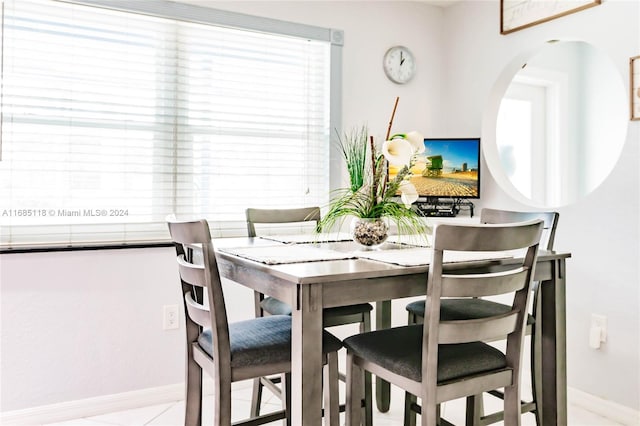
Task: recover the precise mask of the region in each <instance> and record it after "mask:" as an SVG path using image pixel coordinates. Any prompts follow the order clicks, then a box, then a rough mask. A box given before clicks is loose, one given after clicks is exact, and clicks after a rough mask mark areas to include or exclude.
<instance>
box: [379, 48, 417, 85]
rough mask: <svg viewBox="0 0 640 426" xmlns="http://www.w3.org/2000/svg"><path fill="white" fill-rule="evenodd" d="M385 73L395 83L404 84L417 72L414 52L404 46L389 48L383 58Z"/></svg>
mask: <svg viewBox="0 0 640 426" xmlns="http://www.w3.org/2000/svg"><path fill="white" fill-rule="evenodd" d="M382 66H383V68H384V73H385V74H386V75H387V77H388V78H389V80H391V81H393V82H394V83H398V84H404V83H406V82H408V81H409V80H411V79H412V78H413V76H414V75H415V73H416V61H415V58H414V57H413V53H411V51H410V50H409V49H408V48H406V47H404V46H393V47H391V48H389V50H387V52H386V53H385V54H384V58H383V60H382Z"/></svg>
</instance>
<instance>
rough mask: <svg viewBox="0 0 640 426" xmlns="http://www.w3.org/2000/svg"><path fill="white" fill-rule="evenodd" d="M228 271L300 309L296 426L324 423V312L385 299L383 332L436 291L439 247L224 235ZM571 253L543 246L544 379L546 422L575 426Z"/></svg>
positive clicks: (511, 256)
mask: <svg viewBox="0 0 640 426" xmlns="http://www.w3.org/2000/svg"><path fill="white" fill-rule="evenodd" d="M213 244H214V247H215V249H216V257H217V261H218V268H219V271H220V275H221V277H223V278H226V279H228V280H231V281H233V282H235V283H238V284H240V285H243V286H246V287H248V288H250V289H253V290H255V291H258V292H260V293H263V294H265V295H268V296H272V297H275V298H277V299H279V300H281V301H283V302H286V303H288V304H289V305H290V306H291V307H292V313H291V318H292V336H291V337H292V343H291V380H292V385H291V387H292V395H293V397H292V401H291V415H292V424H294V425H304V426H319V425H321V422H322V351H321V350H319V348H320V347H321V345H322V331H323V326H322V310H323V309H324V308H330V307H336V306H345V305H352V304H356V303H366V302H375V304H376V311H375V314H376V321H375V327H376V329H380V328H388V327H390V326H391V323H392V318H391V301H392V300H397V299H402V298H408V297H415V296H423V295H426V289H427V285H428V283H427V275H428V270H429V261H430V256H431V255H430V250H431V249H430V248H429V247H426V245H427V244H418V245H414V244H412V243H411V242H409V243H405V242H403V241H400V240H399V241H395V242H394V241H390V242H387V243H385V244H383V245H382V246H380V247H378V248H376V249H364V248H362V247H361V246H359V245H357V244H355V243H353V242H352V241H347V238H342V237H341V236H318V235H316V236H313V235H310V236H306V237H300V236H286V235H283V236H267V237H254V238H246V237H241V238H215V239H214V240H213ZM518 256H519V254H517V253H461V255H460V256H454V257H452V258H450V259H445V262H446V264H445V269H446V270H451V271H454V270H460V269H466V270H469V269H486V268H492V269H496V270H498V269H499V268H500V266H504V265H508V264H509V263H513V262H518V261H519V260H520V259H519V258H518ZM570 257H571V254H570V253H568V252H560V251H553V252H551V251H539V252H538V259H537V263H536V269H535V275H534V280H535V281H537V282H539V288H538V292H539V294H538V305H539V309H540V311H539V312H538V317H537V318H538V319H537V320H538V321H541V324H538V328H537V330H538V331H537V332H536V336H537V339H538V340H537V342H539V345H538V347H537V349H536V351H538V355H537V356H539V357H540V366H541V372H540V375H539V377H538V380H537V381H539V383H537V386H536V390H537V392H538V393H537V396H538V399H537V401H538V402H537V404H538V413H539V415H540V419H541V422H542V424H545V425H566V424H567V383H566V331H565V328H566V318H565V305H566V303H565V302H566V298H565V284H566V259H568V258H570ZM376 401H377V406H378V409H379V410H380V411H387V410H388V409H389V384H388V383H387V382H384V381H382V380H380V379H377V381H376Z"/></svg>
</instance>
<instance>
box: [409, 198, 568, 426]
mask: <svg viewBox="0 0 640 426" xmlns="http://www.w3.org/2000/svg"><path fill="white" fill-rule="evenodd" d="M559 218H560V215H559V213H557V212H553V211H540V212H521V211H510V210H499V209H490V208H484V209H482V211H481V212H480V222H481V223H489V224H499V223H515V222H524V221H527V220H535V219H540V220H542V221H543V223H544V224H543V231H542V237H541V241H540V246H541V247H542V248H543V249H544V250H547V251H551V250H553V245H554V241H555V236H556V229H557V226H558V220H559ZM531 287H532V291H533V298H532V302H533V303H532V304H531V305H532V306H531V313H530V314H529V315H527V327H526V334H528V335H529V334H530V335H531V349H530V351H531V352H530V353H531V388H532V390H531V393H532V398H531V401H522V404H521V410H522V412H523V413H528V412H532V413H533V414H534V415H535V417H536V424H538V425H540V413H539V410H538V404H537V401H540V400H541V398H540V396H539V395H540V392H541V390H540V389H538V388H537V387H536V383H539V382H540V380H539V379H537V377H538V375H539V374H540V371H541V370H542V367H541V365H540V362H541V361H540V349H539V348H540V342H539V337H538V336H539V335H540V334H539V333H536V329H537V328H539V327H540V323H541V321H540V318H541V317H540V314H539V303H538V294H539V292H538V291H537V290H538V283H537V282H534V283H533V284H532V286H531ZM424 308H425V304H424V300H418V301H415V302H412V303H409V304H408V305H407V306H406V309H407V311H408V312H409V318H408V322H409V324H416V323H418V322H420V321H421V320H422V318H423V317H424ZM509 309H510V307H509V306H508V305H505V304H502V303H498V302H494V301H490V300H486V299H481V298H466V299H461V298H452V299H446V300H443V301H442V304H441V306H440V315H441V316H442V318H445V319H451V320H453V319H469V318H476V317H484V316H487V315H495V314H498V313H501V312H507V311H508V310H509ZM489 394H490V395H493V396H495V397H498V398H504V394H503V392H500V391H498V390H492V391H491V392H489ZM473 402H474V405H473V406H469V405H468V406H467V411H468V412H467V415H468V416H470V418H472V419H473V425H476V426H479V425H488V424H492V423H496V422H499V421H501V420H502V418H503V417H502V416H503V412H497V413H492V414H490V415H485V414H484V407H483V405H484V404H483V400H482V396H481V395H478V396H476V398H474V399H473ZM469 403H470V402H469ZM409 424H411V422H409Z"/></svg>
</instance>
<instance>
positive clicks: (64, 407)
mask: <svg viewBox="0 0 640 426" xmlns="http://www.w3.org/2000/svg"><path fill="white" fill-rule="evenodd" d="M208 382H209V381H208V380H205V381H204V392H205V394H207V393H210V392H211V391H212V389H211V386H210V383H208ZM250 385H251V381H245V382H239V383H234V387H237V388H241V387H247V386H250ZM567 393H568V395H567V398H568V402H569V403H570V404H573V405H577V406H579V407H580V408H582V409H585V410H587V411H591V412H592V413H595V414H597V415H599V416H602V417H607V418H609V419H611V420H614V421H616V422H618V423H620V424H622V425H629V426H635V425H638V424H640V412H639V411H636V410H634V409H632V408H629V407H626V406H624V405H620V404H617V403H615V402H611V401H607V400H605V399H602V398H600V397H597V396H594V395H591V394H588V393H586V392H583V391H581V390H578V389H575V388H571V387H570V388H568V392H567ZM183 398H184V384H183V383H176V384H174V385H168V386H161V387H156V388H148V389H142V390H137V391H132V392H124V393H119V394H114V395H104V396H99V397H95V398H87V399H81V400H77V401H67V402H61V403H59V404H50V405H43V406H39V407H33V408H27V409H24V410H15V411H7V412H3V413H0V424H1V425H37V424H42V423H53V422H61V421H65V420H70V419H78V418H82V417H91V416H98V415H100V414H106V413H110V412H114V411H123V410H130V409H134V408H139V407H145V406H148V405H157V404H163V403H167V402H171V401H179V400H181V399H183Z"/></svg>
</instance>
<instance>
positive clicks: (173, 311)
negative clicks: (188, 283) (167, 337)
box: [162, 305, 178, 330]
mask: <svg viewBox="0 0 640 426" xmlns="http://www.w3.org/2000/svg"><path fill="white" fill-rule="evenodd" d="M162 314H163V316H162V329H163V330H174V329H176V328H178V305H164V306H163V307H162Z"/></svg>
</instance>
